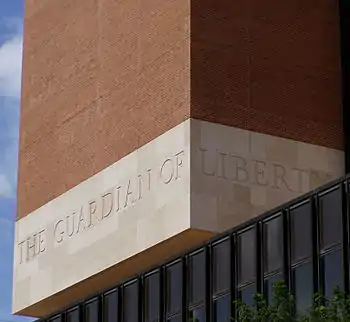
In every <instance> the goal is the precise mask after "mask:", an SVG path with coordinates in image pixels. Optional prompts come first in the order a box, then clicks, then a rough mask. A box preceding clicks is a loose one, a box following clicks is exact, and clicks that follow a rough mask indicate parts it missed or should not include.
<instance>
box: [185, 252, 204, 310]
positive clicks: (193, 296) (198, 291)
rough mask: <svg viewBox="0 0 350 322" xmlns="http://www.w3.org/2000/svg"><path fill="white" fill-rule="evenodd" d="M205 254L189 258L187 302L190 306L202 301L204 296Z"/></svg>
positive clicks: (201, 253)
mask: <svg viewBox="0 0 350 322" xmlns="http://www.w3.org/2000/svg"><path fill="white" fill-rule="evenodd" d="M205 271H206V267H205V253H204V251H201V252H200V253H198V254H195V255H192V256H190V257H189V281H188V284H189V302H190V303H191V304H193V303H197V302H199V301H203V300H204V295H205Z"/></svg>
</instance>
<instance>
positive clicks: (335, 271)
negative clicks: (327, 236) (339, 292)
mask: <svg viewBox="0 0 350 322" xmlns="http://www.w3.org/2000/svg"><path fill="white" fill-rule="evenodd" d="M322 264H323V265H322V266H323V270H324V276H323V281H324V294H325V296H327V297H332V295H333V292H334V290H335V289H336V288H337V287H340V288H341V289H342V287H343V261H342V250H337V251H334V252H332V253H329V254H327V255H325V256H323V258H322Z"/></svg>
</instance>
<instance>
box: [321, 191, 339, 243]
mask: <svg viewBox="0 0 350 322" xmlns="http://www.w3.org/2000/svg"><path fill="white" fill-rule="evenodd" d="M320 213H321V215H320V222H321V248H322V249H325V248H328V247H330V246H332V245H335V244H338V243H340V241H341V237H342V198H341V189H340V188H339V189H337V190H334V191H332V192H329V193H327V194H326V195H323V196H322V197H320Z"/></svg>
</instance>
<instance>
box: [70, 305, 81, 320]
mask: <svg viewBox="0 0 350 322" xmlns="http://www.w3.org/2000/svg"><path fill="white" fill-rule="evenodd" d="M79 315H80V314H79V309H78V308H75V309H73V310H70V311H68V312H67V322H79Z"/></svg>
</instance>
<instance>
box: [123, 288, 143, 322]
mask: <svg viewBox="0 0 350 322" xmlns="http://www.w3.org/2000/svg"><path fill="white" fill-rule="evenodd" d="M123 295H124V296H123V322H137V321H138V319H139V316H138V313H139V305H138V283H137V282H134V283H132V284H129V285H127V286H125V287H124V293H123Z"/></svg>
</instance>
